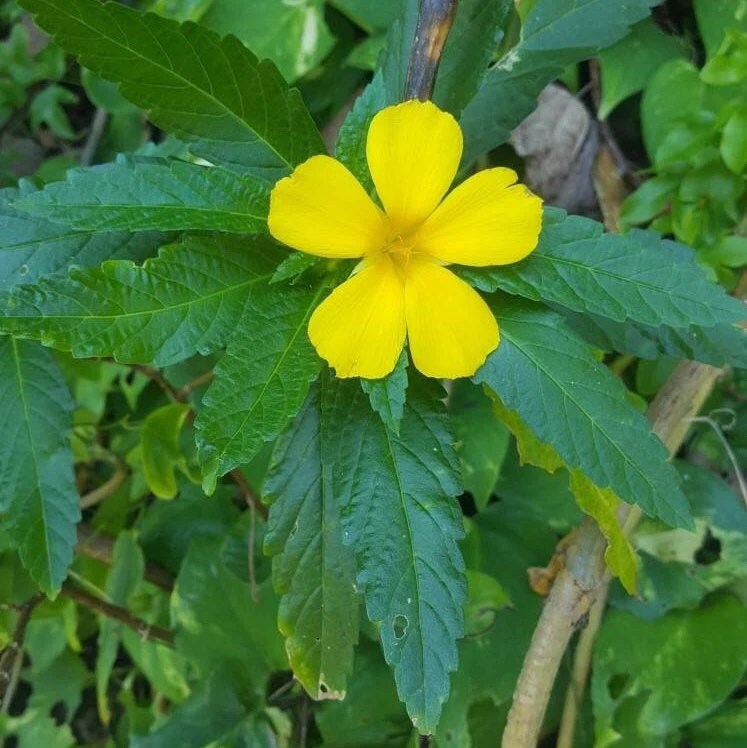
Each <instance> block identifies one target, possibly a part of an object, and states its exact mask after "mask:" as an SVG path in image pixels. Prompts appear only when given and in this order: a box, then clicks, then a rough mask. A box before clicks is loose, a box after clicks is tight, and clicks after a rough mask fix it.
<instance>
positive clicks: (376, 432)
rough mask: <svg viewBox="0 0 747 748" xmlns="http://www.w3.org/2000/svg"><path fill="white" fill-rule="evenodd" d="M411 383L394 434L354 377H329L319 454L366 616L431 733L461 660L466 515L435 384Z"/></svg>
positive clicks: (421, 724)
mask: <svg viewBox="0 0 747 748" xmlns="http://www.w3.org/2000/svg"><path fill="white" fill-rule="evenodd" d="M413 384H414V383H413V382H411V383H410V389H409V392H408V400H407V404H406V406H405V413H404V417H403V419H402V424H401V427H400V435H399V436H397V435H395V434H393V433H392V432H391V431H390V430H389V429H387V428H386V427H385V426H384V424H383V423H382V422H381V419H380V418H379V417H378V416H377V415H376V414H375V413H373V412H372V411H371V409H370V407H369V405H368V402H367V398H366V395H365V394H364V393H363V392H362V391H361V389H360V387H359V386H358V385H357V383H356V382H346V381H343V380H331V379H330V378H328V377H327V378H323V379H322V424H321V429H322V434H323V438H324V441H323V444H326V445H327V447H326V448H325V449H324V452H323V454H322V460H323V462H324V476H325V481H327V485H328V486H329V490H330V492H332V494H333V495H334V496H335V497H336V499H337V501H338V502H339V503H340V507H341V511H342V517H343V538H344V541H345V542H346V543H349V544H351V545H352V546H353V548H354V550H355V555H356V563H357V568H358V576H357V586H358V588H359V589H361V590H362V592H363V594H364V596H365V599H366V611H367V613H368V617H369V619H370V620H372V621H374V622H377V623H378V622H380V623H381V629H380V637H381V643H382V647H383V649H384V656H385V658H386V660H387V662H388V663H389V664H390V665H391V666H392V668H393V669H394V677H395V681H396V683H397V690H398V692H399V696H400V698H401V699H402V700H403V701H404V702H405V705H406V707H407V710H408V713H409V714H410V717H411V718H412V720H413V723H414V724H415V726H416V727H417V728H418V730H419V731H420V732H422V733H428V732H432V731H433V730H434V729H435V727H436V724H437V723H438V718H439V715H440V712H441V708H442V705H443V703H444V701H445V700H446V698H447V696H448V693H449V673H450V672H452V671H453V670H454V669H455V668H456V664H457V652H456V640H457V639H458V638H459V637H460V636H461V635H462V633H463V626H464V615H463V610H462V603H463V602H464V599H465V595H466V584H465V578H464V562H463V560H462V557H461V555H460V553H459V549H458V547H457V543H456V541H457V540H458V539H459V538H460V537H461V535H462V517H461V511H460V509H459V505H458V503H457V502H456V499H455V497H456V496H457V495H458V494H459V493H460V492H461V486H460V484H459V480H458V465H457V461H456V456H455V454H454V450H453V446H452V443H453V437H452V435H451V434H450V433H449V430H448V421H447V419H446V415H445V413H444V409H443V406H442V404H441V403H440V402H439V397H440V396H441V393H439V392H436V391H435V390H436V389H437V387H436V386H435V385H432V383H420V382H418V383H417V386H413ZM426 384H427V385H428V387H426Z"/></svg>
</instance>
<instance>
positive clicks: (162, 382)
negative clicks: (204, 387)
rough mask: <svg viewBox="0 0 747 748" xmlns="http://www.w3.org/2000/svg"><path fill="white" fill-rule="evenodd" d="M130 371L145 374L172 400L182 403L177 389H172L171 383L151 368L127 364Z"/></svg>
mask: <svg viewBox="0 0 747 748" xmlns="http://www.w3.org/2000/svg"><path fill="white" fill-rule="evenodd" d="M128 366H129V367H130V369H133V370H134V371H139V372H140V373H141V374H145V376H146V377H148V379H150V380H151V381H152V382H154V383H155V384H157V385H158V386H159V387H160V388H161V389H162V390H163V391H164V392H165V393H166V394H167V395H168V396H169V397H170V398H171V399H172V400H176V401H177V402H184V400H183V399H182V398H181V396H180V394H179V388H178V387H174V385H173V384H171V382H169V380H168V379H166V377H165V376H164V375H163V374H162V373H161V372H160V371H159V370H158V369H154V368H153V367H152V366H143V365H142V364H128Z"/></svg>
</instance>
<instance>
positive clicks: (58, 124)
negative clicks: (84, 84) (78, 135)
mask: <svg viewBox="0 0 747 748" xmlns="http://www.w3.org/2000/svg"><path fill="white" fill-rule="evenodd" d="M77 102H78V97H77V96H76V95H75V94H74V93H73V92H72V91H71V90H70V89H69V88H64V87H63V86H58V85H57V84H56V83H52V84H50V85H49V86H45V87H44V88H43V89H42V90H41V91H40V92H39V93H38V94H36V96H34V98H33V99H32V100H31V104H30V105H29V117H30V119H31V127H32V129H33V130H38V129H39V128H40V127H41V126H42V125H46V126H47V127H49V129H50V130H51V131H52V132H53V133H54V134H55V135H56V136H57V137H58V138H66V139H68V140H73V139H74V138H75V133H74V132H73V129H72V127H70V120H69V119H68V118H67V114H65V110H64V109H63V108H62V107H63V106H64V105H66V104H76V103H77Z"/></svg>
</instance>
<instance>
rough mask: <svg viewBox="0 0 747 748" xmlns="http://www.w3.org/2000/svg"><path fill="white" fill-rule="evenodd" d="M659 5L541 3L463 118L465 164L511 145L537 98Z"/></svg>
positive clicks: (641, 1) (640, 1)
mask: <svg viewBox="0 0 747 748" xmlns="http://www.w3.org/2000/svg"><path fill="white" fill-rule="evenodd" d="M658 2H659V0H632V1H631V2H626V3H624V4H615V5H610V3H609V2H608V0H537V2H535V3H534V5H533V6H532V8H531V10H530V11H529V15H528V16H527V18H526V21H525V22H524V25H523V26H522V29H521V39H520V40H519V43H518V44H517V45H516V46H515V47H514V48H513V49H511V50H509V51H508V52H507V53H506V55H504V57H503V58H502V59H501V60H499V61H498V62H497V63H496V64H495V65H493V67H492V68H490V70H489V71H488V73H487V75H486V76H485V77H484V78H483V81H482V84H481V86H480V88H479V90H478V92H477V94H476V95H475V97H474V98H473V99H472V101H470V103H469V104H468V105H467V107H466V109H465V110H464V113H463V114H462V117H461V121H460V124H461V125H462V129H463V130H464V135H465V153H464V158H463V163H465V164H470V163H472V161H474V159H475V158H476V157H477V156H479V155H480V154H481V153H485V152H486V151H490V150H492V149H493V148H495V147H496V146H498V145H500V144H501V143H505V142H506V140H508V136H509V135H510V133H511V130H513V129H514V127H516V125H518V124H519V122H521V120H522V119H524V117H526V116H527V115H528V114H530V113H531V111H532V110H533V109H534V107H535V104H536V99H537V96H538V95H539V92H540V91H541V90H542V89H543V88H544V87H545V86H546V85H547V84H548V83H550V82H551V81H553V80H554V79H555V78H557V77H558V76H559V75H560V74H561V73H562V72H563V70H564V69H565V68H567V67H568V66H570V65H573V64H574V63H577V62H580V61H581V60H584V59H586V58H588V57H592V56H594V55H595V54H596V53H597V52H598V51H599V50H601V49H604V48H605V47H609V46H610V45H612V44H614V43H615V42H616V41H618V40H619V39H622V38H623V37H624V36H625V35H626V34H627V33H628V31H629V30H630V26H631V25H632V24H634V23H636V22H637V21H640V20H641V19H643V18H645V17H646V16H647V15H648V14H649V9H650V8H651V6H652V5H656V4H657V3H658Z"/></svg>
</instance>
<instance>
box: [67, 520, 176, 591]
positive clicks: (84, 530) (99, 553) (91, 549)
mask: <svg viewBox="0 0 747 748" xmlns="http://www.w3.org/2000/svg"><path fill="white" fill-rule="evenodd" d="M75 550H76V552H77V553H80V554H82V555H84V556H88V557H89V558H95V559H96V560H97V561H101V562H103V563H105V564H107V565H109V566H111V564H112V563H113V558H114V538H112V537H111V536H110V535H106V534H104V533H100V532H97V531H95V530H93V529H91V528H90V527H89V526H88V525H85V524H80V525H78V545H77V547H76V549H75ZM144 577H145V579H146V580H147V581H148V582H150V583H151V584H154V585H155V586H156V587H160V588H161V589H162V590H163V591H164V592H169V593H170V592H172V591H173V589H174V577H172V576H171V574H170V573H169V572H168V571H167V570H166V569H164V568H163V567H162V566H159V565H158V564H155V563H153V562H152V561H147V562H146V564H145V572H144Z"/></svg>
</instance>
